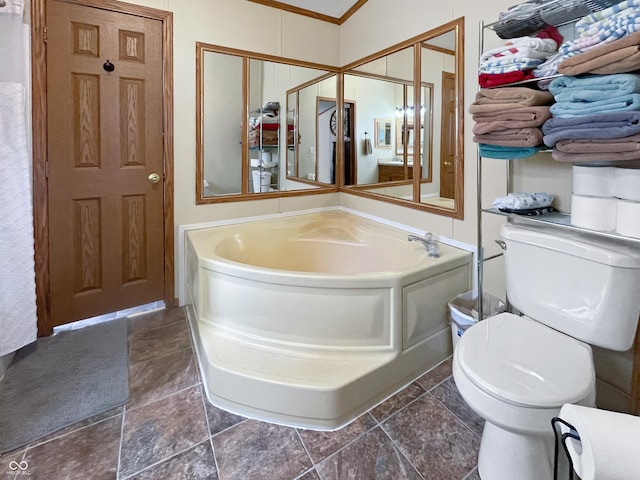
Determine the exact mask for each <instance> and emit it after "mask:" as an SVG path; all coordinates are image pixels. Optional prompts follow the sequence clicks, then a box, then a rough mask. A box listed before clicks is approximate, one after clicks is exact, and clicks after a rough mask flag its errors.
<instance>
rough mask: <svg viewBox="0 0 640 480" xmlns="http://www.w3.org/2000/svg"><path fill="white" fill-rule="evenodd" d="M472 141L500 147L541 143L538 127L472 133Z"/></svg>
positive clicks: (531, 145)
mask: <svg viewBox="0 0 640 480" xmlns="http://www.w3.org/2000/svg"><path fill="white" fill-rule="evenodd" d="M473 141H474V142H476V143H484V144H487V145H499V146H502V147H535V146H537V145H540V144H541V143H542V131H541V130H540V129H539V128H509V129H505V130H496V131H493V132H490V133H485V134H481V135H474V137H473Z"/></svg>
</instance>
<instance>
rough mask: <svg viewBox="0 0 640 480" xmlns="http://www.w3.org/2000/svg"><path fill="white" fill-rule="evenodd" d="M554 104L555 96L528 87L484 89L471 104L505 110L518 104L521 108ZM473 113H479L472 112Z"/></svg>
mask: <svg viewBox="0 0 640 480" xmlns="http://www.w3.org/2000/svg"><path fill="white" fill-rule="evenodd" d="M552 103H553V95H551V94H550V93H549V92H545V91H541V90H534V89H532V88H527V87H505V88H495V89H490V88H483V89H481V90H480V91H478V93H476V99H475V101H474V102H473V103H472V104H471V106H472V107H474V106H476V107H477V106H483V105H491V106H495V105H502V106H504V107H505V108H512V107H511V105H512V104H516V105H518V106H520V107H522V106H530V105H550V104H552ZM469 111H470V112H471V113H479V112H481V111H482V109H479V110H478V111H477V112H473V111H471V109H469Z"/></svg>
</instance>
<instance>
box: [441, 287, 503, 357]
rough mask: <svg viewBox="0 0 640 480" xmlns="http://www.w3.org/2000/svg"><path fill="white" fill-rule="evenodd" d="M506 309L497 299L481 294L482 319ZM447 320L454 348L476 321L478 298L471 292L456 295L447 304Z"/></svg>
mask: <svg viewBox="0 0 640 480" xmlns="http://www.w3.org/2000/svg"><path fill="white" fill-rule="evenodd" d="M506 309H507V306H506V305H505V303H504V302H503V301H502V300H500V299H499V298H496V297H494V296H493V295H489V294H488V293H483V294H482V312H483V315H482V318H483V319H484V318H489V317H492V316H494V315H497V314H498V313H501V312H504V311H505V310H506ZM449 318H450V319H451V340H452V342H453V348H454V349H455V348H456V345H457V344H458V340H460V337H461V336H462V334H463V333H464V332H465V330H467V328H469V327H470V326H471V325H473V324H474V323H476V322H477V321H478V297H477V296H476V295H475V293H474V292H473V291H469V292H465V293H463V294H461V295H458V296H457V297H456V298H454V299H453V300H451V301H450V302H449Z"/></svg>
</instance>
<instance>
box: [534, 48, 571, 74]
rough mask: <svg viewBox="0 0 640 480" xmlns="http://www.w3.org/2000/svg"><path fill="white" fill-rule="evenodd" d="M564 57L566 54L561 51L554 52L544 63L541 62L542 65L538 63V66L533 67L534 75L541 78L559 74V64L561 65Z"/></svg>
mask: <svg viewBox="0 0 640 480" xmlns="http://www.w3.org/2000/svg"><path fill="white" fill-rule="evenodd" d="M563 58H564V56H563V55H562V54H561V53H559V52H556V53H554V54H553V55H551V56H550V57H549V58H547V59H546V60H545V61H544V62H543V63H541V64H540V65H538V66H537V67H536V68H534V69H533V71H532V73H533V76H534V77H536V78H540V77H550V76H552V75H557V74H558V66H559V65H560V62H561V61H562V59H563Z"/></svg>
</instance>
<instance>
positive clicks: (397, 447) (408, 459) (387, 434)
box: [380, 392, 426, 480]
mask: <svg viewBox="0 0 640 480" xmlns="http://www.w3.org/2000/svg"><path fill="white" fill-rule="evenodd" d="M425 393H426V392H425ZM420 396H421V397H422V395H420ZM380 430H382V433H383V434H384V435H385V436H386V437H387V438H388V439H389V441H390V442H391V444H392V445H393V446H394V447H395V449H396V450H397V451H398V453H399V454H400V455H401V456H402V458H404V459H405V460H406V461H407V463H409V465H411V467H412V468H413V470H414V471H415V472H416V473H417V474H418V477H420V478H421V479H422V480H424V476H423V475H422V473H421V472H420V470H418V467H416V466H415V465H414V464H413V462H412V461H411V459H410V458H409V457H407V456H406V455H405V454H404V452H403V451H402V449H401V448H400V445H398V444H397V443H396V441H395V440H394V439H393V438H391V435H389V433H388V432H387V431H386V430H385V429H384V427H383V426H382V425H380Z"/></svg>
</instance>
